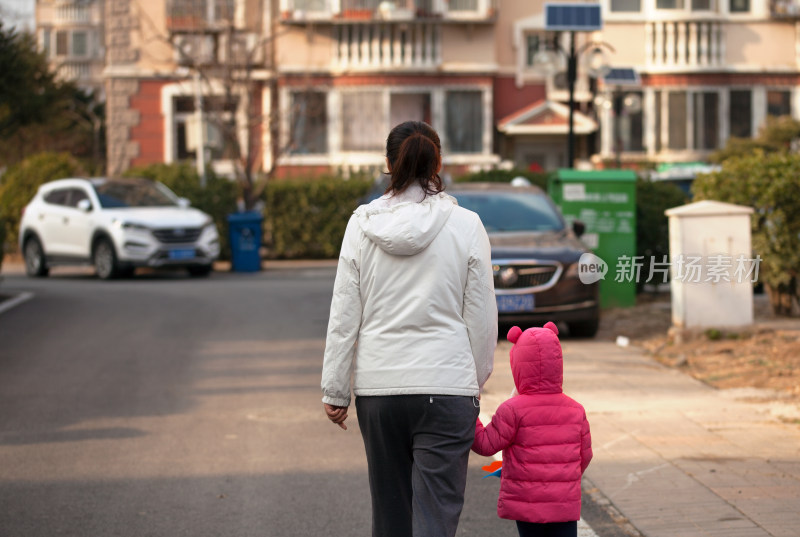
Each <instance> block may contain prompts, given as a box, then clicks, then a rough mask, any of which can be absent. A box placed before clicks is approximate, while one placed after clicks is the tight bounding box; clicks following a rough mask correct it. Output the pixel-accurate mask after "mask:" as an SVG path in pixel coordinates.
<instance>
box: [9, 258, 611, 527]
mask: <svg viewBox="0 0 800 537" xmlns="http://www.w3.org/2000/svg"><path fill="white" fill-rule="evenodd" d="M333 276H334V273H333V270H332V269H330V268H309V269H301V270H293V271H267V272H263V273H258V274H231V273H215V274H213V275H212V276H211V277H210V278H208V279H200V280H197V279H191V278H188V277H186V276H184V275H183V274H181V273H174V274H172V273H166V274H157V275H146V276H138V277H137V278H135V279H131V280H122V281H112V282H104V281H99V280H97V279H95V278H94V277H92V276H90V275H88V274H84V273H72V274H71V273H59V274H57V275H54V276H51V277H50V278H47V279H41V280H34V279H28V278H25V277H24V276H21V275H20V276H18V275H11V276H6V277H5V279H4V280H3V282H2V284H0V291H1V292H3V293H19V292H30V293H33V297H32V298H31V299H30V300H28V301H26V302H24V303H22V304H20V305H18V306H16V307H14V308H13V309H10V310H8V311H5V312H3V313H0V506H1V507H0V537H39V536H42V537H44V536H47V537H50V536H53V535H70V536H80V537H86V536H103V537H106V536H125V537H127V536H130V537H134V536H136V537H141V536H170V537H174V536H181V535H187V536H192V537H197V536H215V537H219V536H237V537H239V536H242V537H244V536H251V535H252V536H256V535H258V536H275V537H284V536H286V537H293V536H315V535H323V534H325V535H347V536H357V535H364V536H366V535H369V533H370V531H369V527H370V524H369V520H370V507H369V494H368V483H367V476H366V461H365V459H364V454H363V447H362V445H361V439H360V436H359V433H358V429H357V427H356V424H355V416H354V415H353V416H352V417H351V419H350V420H349V421H350V422H351V427H350V430H348V431H346V432H345V431H341V430H340V429H339V428H338V427H335V426H333V425H332V424H330V423H329V422H327V420H326V419H325V418H324V416H323V414H322V409H321V404H320V402H319V397H320V392H319V378H320V367H321V361H322V352H323V347H324V336H325V328H326V326H327V316H328V307H329V304H330V296H331V288H332V284H333ZM483 463H485V460H482V459H481V458H478V457H473V459H472V462H471V463H470V476H469V482H468V489H467V501H466V505H465V509H464V513H463V515H462V519H461V525H460V528H459V536H469V535H476V536H477V535H481V536H483V535H492V536H494V537H504V536H508V537H513V536H514V535H516V530H515V527H514V525H513V523H511V522H509V521H504V520H500V519H498V518H497V516H496V512H495V507H496V499H497V491H498V488H499V480H497V479H486V480H483V479H481V478H482V477H483V472H482V471H481V470H480V466H481V464H483ZM584 518H587V519H588V520H589V522H590V524H592V526H593V527H595V530H596V531H597V532H598V534H599V535H601V537H607V536H612V535H621V534H619V533H618V530H617V529H615V526H614V524H613V523H612V522H611V521H610V519H609V518H608V516H607V515H605V513H604V511H603V510H602V509H598V507H597V506H596V505H594V503H593V502H591V501H590V500H588V499H587V505H586V506H585V511H584ZM598 528H599V529H598Z"/></svg>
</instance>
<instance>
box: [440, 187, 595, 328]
mask: <svg viewBox="0 0 800 537" xmlns="http://www.w3.org/2000/svg"><path fill="white" fill-rule="evenodd" d="M446 192H447V193H448V194H450V195H451V196H453V197H455V198H456V199H457V200H458V204H459V205H461V206H462V207H464V208H466V209H469V210H471V211H474V212H476V213H478V215H479V216H480V217H481V221H482V222H483V225H484V227H485V228H486V231H487V232H488V234H489V240H490V242H491V244H492V264H493V270H494V286H495V294H496V296H497V309H498V314H499V317H500V322H501V323H503V324H517V325H519V326H520V327H522V328H523V329H524V328H527V327H529V326H531V325H541V324H542V323H544V322H546V321H555V322H558V321H562V322H564V323H566V325H567V327H568V329H569V333H570V335H572V336H577V337H593V336H594V335H595V334H596V333H597V328H598V325H599V320H600V307H599V299H598V285H597V284H596V283H595V284H590V285H586V284H583V283H581V281H580V279H579V278H578V260H579V259H580V257H581V255H582V254H584V253H586V252H590V251H591V250H589V249H588V248H587V247H586V246H585V245H584V244H583V243H582V242H581V241H580V240H579V239H578V237H579V236H580V235H581V233H582V232H583V225H582V224H581V223H580V222H575V224H574V225H573V227H572V228H569V227H568V226H567V225H566V223H565V221H564V218H563V217H562V216H561V213H560V212H559V210H558V208H557V207H556V206H555V204H554V203H553V202H552V200H551V199H550V198H549V197H548V196H547V194H546V193H545V192H544V191H543V190H542V189H540V188H538V187H535V186H512V185H510V184H506V183H455V184H451V185H448V186H447V189H446Z"/></svg>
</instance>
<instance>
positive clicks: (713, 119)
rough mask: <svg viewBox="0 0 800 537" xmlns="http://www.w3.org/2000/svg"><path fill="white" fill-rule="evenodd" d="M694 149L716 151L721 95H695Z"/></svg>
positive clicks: (703, 93) (714, 93)
mask: <svg viewBox="0 0 800 537" xmlns="http://www.w3.org/2000/svg"><path fill="white" fill-rule="evenodd" d="M692 97H693V99H694V148H695V149H716V148H717V145H718V143H717V142H718V134H717V133H718V126H719V111H718V108H719V95H717V93H716V92H700V93H695V94H694V95H693V96H692Z"/></svg>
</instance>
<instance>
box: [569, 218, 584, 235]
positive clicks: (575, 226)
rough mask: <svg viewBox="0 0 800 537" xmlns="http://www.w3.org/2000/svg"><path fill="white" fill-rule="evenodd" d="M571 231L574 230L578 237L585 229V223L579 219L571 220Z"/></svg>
mask: <svg viewBox="0 0 800 537" xmlns="http://www.w3.org/2000/svg"><path fill="white" fill-rule="evenodd" d="M572 231H574V232H575V235H576V236H577V237H580V236H581V235H583V233H584V232H585V231H586V224H584V223H583V222H581V221H580V220H575V221H573V222H572Z"/></svg>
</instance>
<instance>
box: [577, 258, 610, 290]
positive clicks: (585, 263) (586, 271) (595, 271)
mask: <svg viewBox="0 0 800 537" xmlns="http://www.w3.org/2000/svg"><path fill="white" fill-rule="evenodd" d="M607 273H608V265H607V264H606V262H605V261H603V260H602V259H600V258H599V257H597V256H596V255H594V254H591V253H585V254H583V255H582V256H581V258H580V259H579V260H578V278H579V279H580V280H581V283H583V284H586V285H588V284H592V283H595V282H598V281H600V280H604V279H605V278H606V274H607Z"/></svg>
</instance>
